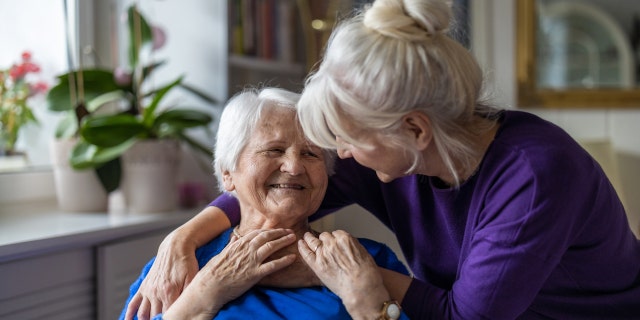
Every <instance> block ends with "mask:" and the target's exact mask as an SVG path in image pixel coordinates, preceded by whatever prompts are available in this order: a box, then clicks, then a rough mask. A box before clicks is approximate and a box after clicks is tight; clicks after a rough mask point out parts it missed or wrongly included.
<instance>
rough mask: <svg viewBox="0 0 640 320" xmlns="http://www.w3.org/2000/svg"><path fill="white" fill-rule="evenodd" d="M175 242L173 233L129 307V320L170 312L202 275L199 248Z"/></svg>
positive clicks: (160, 250)
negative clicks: (186, 289) (185, 290)
mask: <svg viewBox="0 0 640 320" xmlns="http://www.w3.org/2000/svg"><path fill="white" fill-rule="evenodd" d="M173 240H174V238H173V235H172V234H171V235H169V236H168V237H166V238H165V239H164V240H163V241H162V243H161V244H160V247H159V248H158V254H157V256H156V259H155V261H154V263H153V265H152V266H151V269H149V273H148V274H147V276H146V277H145V279H144V280H143V281H142V284H141V285H140V288H139V289H138V292H137V293H136V294H135V295H134V296H133V297H132V298H131V301H130V302H129V304H128V305H127V312H126V314H125V319H127V320H130V319H133V317H134V316H135V315H136V314H137V316H138V319H140V320H147V319H150V318H151V317H153V316H154V315H156V314H158V313H160V312H164V311H166V310H167V309H168V308H169V306H171V304H173V302H174V301H176V299H178V297H179V296H180V294H181V293H182V291H183V290H184V289H185V288H186V287H187V285H189V283H190V282H191V280H192V279H193V277H195V275H196V273H198V261H197V259H196V255H195V250H196V248H195V246H189V245H185V244H183V245H181V244H178V243H177V242H175V241H173Z"/></svg>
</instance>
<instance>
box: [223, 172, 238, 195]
mask: <svg viewBox="0 0 640 320" xmlns="http://www.w3.org/2000/svg"><path fill="white" fill-rule="evenodd" d="M222 184H223V185H224V189H225V190H227V191H233V190H235V189H236V186H235V184H233V178H232V177H231V173H230V172H229V171H225V172H223V173H222Z"/></svg>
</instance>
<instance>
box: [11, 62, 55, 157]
mask: <svg viewBox="0 0 640 320" xmlns="http://www.w3.org/2000/svg"><path fill="white" fill-rule="evenodd" d="M39 72H40V66H39V65H38V64H36V63H35V62H33V61H32V59H31V53H30V52H29V51H25V52H23V53H22V60H21V62H20V63H17V64H13V65H12V66H11V67H10V68H9V69H6V70H0V169H2V168H3V167H12V168H13V167H19V166H23V165H26V158H25V157H26V155H25V154H24V153H23V152H20V151H19V150H16V148H15V147H16V142H17V140H18V136H19V134H20V131H21V130H22V129H23V128H24V127H25V126H26V125H28V124H30V123H33V124H36V123H38V121H37V119H36V117H35V116H34V114H33V112H32V110H31V106H30V105H29V100H30V99H31V98H32V97H34V96H35V95H38V94H41V93H44V92H46V90H47V85H46V83H44V82H42V81H36V82H34V81H32V79H31V76H33V75H34V74H36V73H39ZM10 159H11V160H10Z"/></svg>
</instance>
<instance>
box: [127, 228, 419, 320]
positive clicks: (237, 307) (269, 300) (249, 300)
mask: <svg viewBox="0 0 640 320" xmlns="http://www.w3.org/2000/svg"><path fill="white" fill-rule="evenodd" d="M231 230H232V229H228V230H227V231H225V232H224V233H222V234H221V235H220V236H219V237H217V238H216V239H214V240H212V241H211V242H209V243H207V244H206V245H204V246H202V247H200V248H198V250H197V251H196V258H197V259H198V264H199V266H200V268H201V269H202V267H203V266H204V265H205V264H206V263H207V262H208V261H209V260H210V259H211V258H213V257H214V256H215V255H217V254H218V253H220V251H222V249H224V247H225V246H226V245H227V243H228V242H229V238H230V236H231ZM359 240H360V243H361V244H362V245H363V246H364V247H365V248H366V249H367V251H368V252H369V253H370V254H371V255H372V256H373V259H374V260H375V261H376V263H377V264H378V265H379V266H381V267H384V268H387V269H391V270H395V271H397V272H400V273H403V274H408V272H407V269H406V267H405V266H404V265H403V264H402V262H400V261H399V260H398V258H397V257H396V255H395V254H394V253H393V251H391V249H389V248H388V247H387V246H385V245H383V244H381V243H378V242H375V241H373V240H368V239H359ZM154 259H155V258H154ZM154 259H151V261H149V263H147V265H146V266H145V267H144V268H143V269H142V274H141V275H140V277H139V278H138V279H137V280H136V281H135V282H134V283H133V284H132V285H131V288H130V290H129V298H127V303H126V304H125V307H124V309H123V310H122V313H121V314H120V319H124V315H125V313H126V310H127V307H126V306H127V305H128V304H129V301H130V300H131V299H132V298H133V295H135V293H136V292H137V291H138V289H139V288H140V284H141V283H142V280H144V278H145V277H146V275H147V273H148V272H149V269H150V268H151V266H152V264H153V261H154ZM380 307H381V308H382V306H380ZM156 318H160V316H159V315H158V316H157V317H156ZM135 319H137V317H136V318H135ZM215 319H351V317H350V316H349V314H348V313H347V310H346V309H345V308H344V305H343V304H342V302H341V301H340V298H339V297H338V296H336V295H335V294H334V293H333V292H331V291H329V289H327V288H326V287H309V288H297V289H282V288H272V287H261V286H255V287H253V288H252V289H250V290H249V291H248V292H246V293H245V294H243V295H242V296H240V297H239V298H237V299H235V300H233V301H232V302H230V303H227V304H226V305H225V306H224V308H223V309H222V310H220V312H218V314H217V315H216V317H215ZM400 319H408V318H407V316H406V315H404V314H403V315H402V317H401V318H400Z"/></svg>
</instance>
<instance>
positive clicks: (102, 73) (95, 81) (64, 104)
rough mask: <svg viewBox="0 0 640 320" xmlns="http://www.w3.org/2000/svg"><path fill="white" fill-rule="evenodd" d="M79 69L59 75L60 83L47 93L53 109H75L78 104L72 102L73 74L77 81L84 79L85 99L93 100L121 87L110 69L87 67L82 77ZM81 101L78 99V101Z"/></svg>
mask: <svg viewBox="0 0 640 320" xmlns="http://www.w3.org/2000/svg"><path fill="white" fill-rule="evenodd" d="M79 74H80V72H79V71H71V72H68V73H65V74H62V75H60V76H58V80H59V82H58V84H57V85H55V86H54V87H53V88H51V90H49V92H48V93H47V106H48V108H49V110H51V111H57V112H60V111H67V110H73V109H74V108H75V107H76V106H75V105H72V103H71V94H72V92H71V89H70V87H69V79H70V78H71V77H70V76H71V75H73V78H74V79H75V82H76V83H78V82H79V80H80V79H82V80H83V88H84V100H85V101H91V100H93V99H94V98H96V97H98V96H100V95H103V94H105V93H108V92H112V91H115V90H118V89H120V88H119V87H118V85H117V84H116V82H115V80H114V79H113V73H112V72H111V71H108V70H101V69H87V70H82V76H81V77H80V75H79ZM75 90H76V91H75V92H76V93H77V92H78V86H77V85H76V86H75ZM78 102H79V101H76V103H78Z"/></svg>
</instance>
